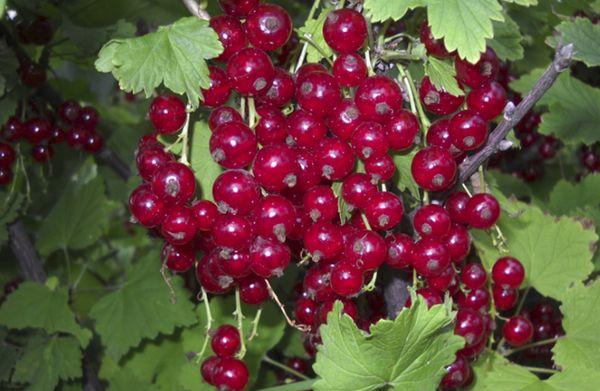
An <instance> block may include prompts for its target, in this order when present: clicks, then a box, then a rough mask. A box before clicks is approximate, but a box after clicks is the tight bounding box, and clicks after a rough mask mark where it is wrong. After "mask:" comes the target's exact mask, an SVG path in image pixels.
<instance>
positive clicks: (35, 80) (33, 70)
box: [19, 61, 46, 88]
mask: <svg viewBox="0 0 600 391" xmlns="http://www.w3.org/2000/svg"><path fill="white" fill-rule="evenodd" d="M19 77H20V78H21V82H22V83H23V85H25V86H26V87H31V88H37V87H39V86H40V85H42V84H43V83H44V82H45V81H46V70H45V69H44V67H43V66H41V65H40V64H38V63H35V62H30V61H26V62H25V63H23V64H21V66H20V67H19Z"/></svg>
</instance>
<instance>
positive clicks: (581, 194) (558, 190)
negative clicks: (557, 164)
mask: <svg viewBox="0 0 600 391" xmlns="http://www.w3.org/2000/svg"><path fill="white" fill-rule="evenodd" d="M598 194H600V175H588V176H586V177H585V178H583V179H582V180H581V182H579V183H576V184H573V183H570V182H567V181H565V180H561V181H559V182H558V183H557V184H556V186H554V188H553V189H552V192H551V193H550V199H549V201H548V208H549V209H550V211H551V212H552V213H554V214H556V215H570V216H572V215H576V214H577V210H578V209H579V208H585V207H588V206H589V207H596V206H597V205H598V204H600V199H599V198H598Z"/></svg>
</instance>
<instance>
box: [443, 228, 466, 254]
mask: <svg viewBox="0 0 600 391" xmlns="http://www.w3.org/2000/svg"><path fill="white" fill-rule="evenodd" d="M444 244H445V245H446V248H447V249H448V253H449V254H450V259H452V262H454V263H460V262H462V261H463V260H464V259H465V258H466V257H467V255H469V250H470V249H471V236H470V235H469V230H468V229H467V228H466V227H465V226H463V225H461V224H458V223H452V226H451V227H450V230H449V231H448V233H447V234H446V236H445V237H444Z"/></svg>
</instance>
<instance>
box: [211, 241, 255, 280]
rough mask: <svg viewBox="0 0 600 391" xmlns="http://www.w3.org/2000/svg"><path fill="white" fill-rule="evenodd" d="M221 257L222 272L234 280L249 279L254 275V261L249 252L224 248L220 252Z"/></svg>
mask: <svg viewBox="0 0 600 391" xmlns="http://www.w3.org/2000/svg"><path fill="white" fill-rule="evenodd" d="M219 257H220V263H219V264H220V266H221V270H223V272H224V273H225V274H227V275H229V276H231V277H233V278H236V279H239V278H244V277H248V276H249V275H250V274H251V273H252V271H251V270H250V266H251V263H252V260H251V259H250V253H249V252H248V251H234V250H231V249H225V248H224V249H221V251H220V252H219Z"/></svg>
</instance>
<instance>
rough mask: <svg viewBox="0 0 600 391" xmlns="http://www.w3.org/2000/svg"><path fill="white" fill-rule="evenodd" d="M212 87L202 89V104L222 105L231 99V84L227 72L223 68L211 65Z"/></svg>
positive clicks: (210, 105) (209, 105)
mask: <svg viewBox="0 0 600 391" xmlns="http://www.w3.org/2000/svg"><path fill="white" fill-rule="evenodd" d="M208 70H209V71H210V87H208V88H207V89H202V90H201V92H202V100H201V102H202V104H203V105H205V106H208V107H217V106H221V105H222V104H224V103H225V102H227V100H228V99H229V95H230V94H231V85H230V84H229V80H228V78H227V74H226V73H225V71H224V70H222V69H221V68H218V67H215V66H210V67H208Z"/></svg>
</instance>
